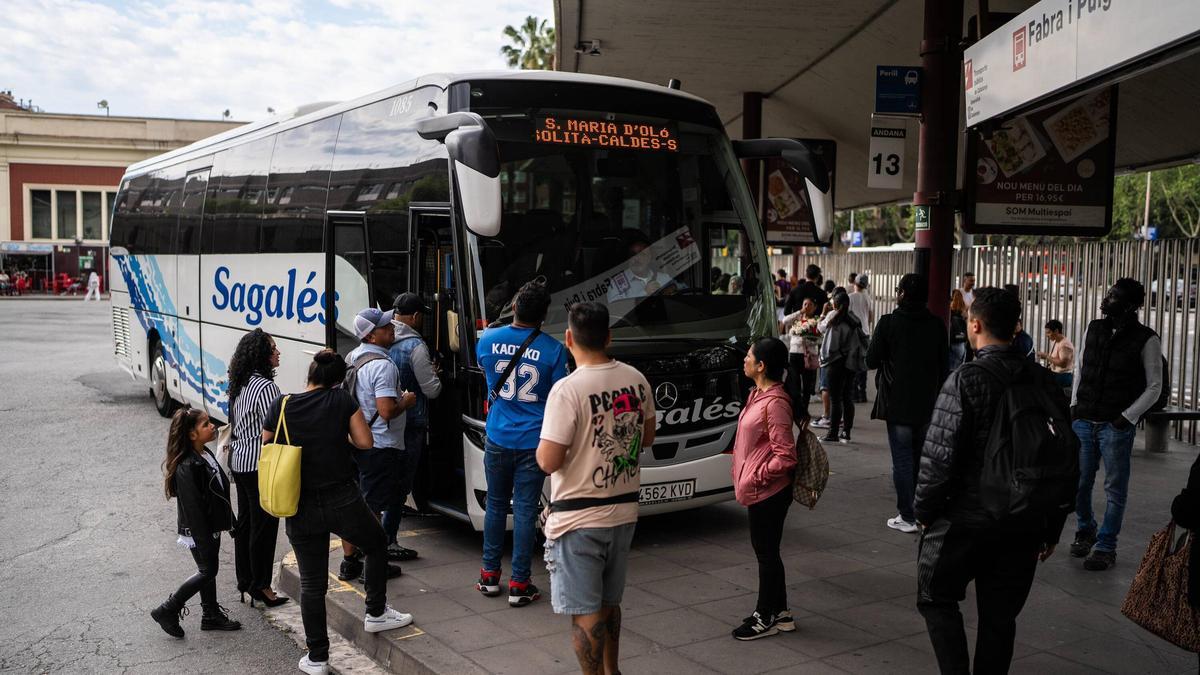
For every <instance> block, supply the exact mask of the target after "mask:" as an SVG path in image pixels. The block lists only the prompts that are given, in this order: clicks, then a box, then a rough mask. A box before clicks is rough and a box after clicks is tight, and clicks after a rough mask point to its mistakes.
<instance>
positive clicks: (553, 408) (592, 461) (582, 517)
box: [542, 361, 654, 539]
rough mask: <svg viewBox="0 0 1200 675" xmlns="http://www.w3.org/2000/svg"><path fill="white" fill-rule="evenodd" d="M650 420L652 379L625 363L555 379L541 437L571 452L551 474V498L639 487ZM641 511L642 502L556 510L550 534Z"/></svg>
mask: <svg viewBox="0 0 1200 675" xmlns="http://www.w3.org/2000/svg"><path fill="white" fill-rule="evenodd" d="M647 419H654V401H653V399H652V398H651V394H650V383H649V382H647V381H646V378H645V376H644V375H642V374H641V373H640V372H638V371H637V369H635V368H634V367H632V366H628V365H626V364H624V363H621V362H620V361H610V362H609V363H607V364H604V365H602V366H582V367H580V368H579V369H578V370H576V371H575V372H573V373H571V374H570V375H568V376H567V377H566V378H565V379H563V380H562V381H561V382H559V383H558V384H556V385H554V389H553V390H551V391H550V400H549V401H548V402H547V403H546V420H545V422H543V423H542V438H544V439H546V440H548V441H552V442H554V443H561V444H562V445H565V446H567V456H566V458H565V459H564V461H563V465H562V466H561V467H560V468H559V469H558V471H555V472H554V473H552V474H550V500H551V501H559V500H562V499H576V498H579V497H610V496H616V495H621V494H625V493H627V492H637V491H638V488H640V487H641V454H642V429H643V426H642V425H643V423H644V422H645V421H646V420H647ZM637 517H638V505H637V502H630V503H625V504H608V505H604V506H594V507H591V508H587V509H581V510H578V511H557V512H554V513H551V514H550V517H549V518H548V519H547V521H546V528H545V532H546V537H547V538H549V539H557V538H559V537H561V536H562V535H564V534H566V533H567V532H570V531H571V530H577V529H581V528H585V527H615V526H617V525H623V524H625V523H632V522H635V521H637Z"/></svg>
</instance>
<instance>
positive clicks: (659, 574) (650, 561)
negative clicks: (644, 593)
mask: <svg viewBox="0 0 1200 675" xmlns="http://www.w3.org/2000/svg"><path fill="white" fill-rule="evenodd" d="M695 573H696V571H695V570H693V569H691V568H690V567H684V566H683V565H678V564H676V563H673V562H671V561H670V560H663V559H662V558H660V557H658V556H656V555H644V556H641V557H640V558H631V559H630V560H629V567H628V568H626V570H625V583H626V584H633V585H638V584H644V583H647V582H651V581H658V580H660V579H669V578H671V577H678V576H683V575H684V574H695Z"/></svg>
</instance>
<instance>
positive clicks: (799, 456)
mask: <svg viewBox="0 0 1200 675" xmlns="http://www.w3.org/2000/svg"><path fill="white" fill-rule="evenodd" d="M828 481H829V455H827V454H826V453H825V447H824V446H822V445H821V442H820V441H819V440H817V435H816V434H814V433H813V432H811V431H809V430H808V429H805V430H804V431H802V432H800V437H799V438H798V439H797V441H796V477H795V480H794V481H793V483H792V499H795V500H796V501H797V502H799V503H801V504H803V505H805V506H807V507H808V508H810V509H811V508H814V507H815V506H816V505H817V500H818V499H820V498H821V493H822V492H824V491H825V484H826V483H827V482H828Z"/></svg>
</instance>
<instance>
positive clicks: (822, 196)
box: [733, 138, 833, 242]
mask: <svg viewBox="0 0 1200 675" xmlns="http://www.w3.org/2000/svg"><path fill="white" fill-rule="evenodd" d="M733 152H734V154H735V155H737V158H738V159H772V158H776V157H778V158H780V159H783V160H784V161H785V162H787V163H788V165H789V166H791V167H792V169H794V170H795V171H796V173H798V174H800V177H801V178H803V179H804V188H805V190H804V191H805V195H804V196H805V197H806V198H807V200H808V203H809V205H810V206H811V207H812V212H813V224H814V225H815V226H816V229H817V239H818V240H820V241H823V242H824V241H829V238H830V237H831V236H833V184H832V183H831V181H830V178H829V177H830V172H829V167H827V166H825V161H824V160H823V159H821V158H820V157H819V156H817V155H816V154H815V153H813V152H812V151H811V150H809V149H808V146H806V145H805V144H804V143H802V142H800V141H797V140H794V139H791V138H754V139H750V140H745V141H733Z"/></svg>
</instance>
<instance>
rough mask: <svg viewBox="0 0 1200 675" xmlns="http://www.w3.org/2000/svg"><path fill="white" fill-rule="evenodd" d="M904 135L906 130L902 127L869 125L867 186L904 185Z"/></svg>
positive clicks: (896, 186) (887, 187) (889, 186)
mask: <svg viewBox="0 0 1200 675" xmlns="http://www.w3.org/2000/svg"><path fill="white" fill-rule="evenodd" d="M906 135H907V130H906V129H904V128H903V127H898V128H893V127H871V147H870V150H869V152H868V164H867V187H870V188H881V189H885V190H899V189H900V188H902V187H904V145H905V137H906Z"/></svg>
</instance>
